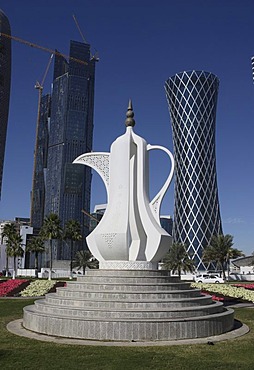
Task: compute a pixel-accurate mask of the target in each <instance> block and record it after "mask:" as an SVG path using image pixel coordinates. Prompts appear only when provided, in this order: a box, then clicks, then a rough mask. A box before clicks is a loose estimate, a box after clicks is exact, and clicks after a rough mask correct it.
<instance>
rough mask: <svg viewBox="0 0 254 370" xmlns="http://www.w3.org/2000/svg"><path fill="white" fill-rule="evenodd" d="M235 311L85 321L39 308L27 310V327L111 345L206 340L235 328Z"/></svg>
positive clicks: (25, 313)
mask: <svg viewBox="0 0 254 370" xmlns="http://www.w3.org/2000/svg"><path fill="white" fill-rule="evenodd" d="M233 315H234V313H233V310H231V309H227V310H225V311H223V312H220V313H216V314H212V315H206V316H197V317H185V318H182V319H180V318H178V319H165V318H164V319H140V318H138V319H124V320H122V319H120V320H119V319H114V320H112V321H111V320H108V319H104V320H102V319H101V318H100V319H98V320H97V319H92V320H89V319H85V318H79V317H72V318H70V317H69V316H59V315H54V316H53V315H52V314H47V313H45V312H37V310H36V309H35V305H32V306H27V307H25V308H24V319H23V325H24V327H25V328H26V329H28V330H31V331H35V332H39V333H42V334H47V335H53V336H60V337H68V338H80V339H84V338H85V339H90V340H107V341H111V340H114V341H119V340H121V341H133V340H134V341H142V340H144V341H148V340H152V341H155V340H177V339H188V338H202V337H208V336H213V335H219V334H222V333H224V332H227V331H230V330H231V329H232V328H233V323H234V320H233Z"/></svg>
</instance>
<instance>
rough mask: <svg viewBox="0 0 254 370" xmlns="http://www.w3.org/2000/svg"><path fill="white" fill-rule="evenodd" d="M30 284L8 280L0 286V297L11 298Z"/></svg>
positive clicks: (19, 280) (26, 281)
mask: <svg viewBox="0 0 254 370" xmlns="http://www.w3.org/2000/svg"><path fill="white" fill-rule="evenodd" d="M29 283H30V281H29V280H24V279H10V280H6V281H4V282H3V283H1V284H0V297H11V296H14V295H15V294H18V293H19V292H20V291H21V290H22V289H24V288H25V287H26V286H27V285H28V284H29Z"/></svg>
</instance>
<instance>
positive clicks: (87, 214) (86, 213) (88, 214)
mask: <svg viewBox="0 0 254 370" xmlns="http://www.w3.org/2000/svg"><path fill="white" fill-rule="evenodd" d="M81 212H83V213H84V214H85V215H86V216H88V217H90V218H91V219H92V220H94V221H96V222H97V224H98V223H99V222H100V220H97V218H96V217H94V216H92V215H91V214H90V213H88V212H86V211H85V210H84V209H82V210H81Z"/></svg>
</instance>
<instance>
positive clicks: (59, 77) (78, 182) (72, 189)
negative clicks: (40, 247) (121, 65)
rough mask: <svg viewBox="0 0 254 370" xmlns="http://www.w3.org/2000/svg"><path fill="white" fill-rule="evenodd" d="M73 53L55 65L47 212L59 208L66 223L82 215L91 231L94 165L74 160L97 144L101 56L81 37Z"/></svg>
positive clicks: (85, 228) (85, 229)
mask: <svg viewBox="0 0 254 370" xmlns="http://www.w3.org/2000/svg"><path fill="white" fill-rule="evenodd" d="M69 55H70V57H71V58H70V60H69V63H68V64H67V62H66V60H65V59H64V58H61V57H57V58H56V62H55V68H54V81H53V91H52V97H51V114H50V129H49V142H48V155H47V169H46V171H45V178H46V185H45V209H44V216H47V215H48V214H50V213H56V214H57V215H58V216H59V218H60V219H61V221H62V224H63V226H64V225H65V223H66V222H67V221H68V220H71V219H74V220H78V221H79V222H80V223H81V226H82V232H83V235H84V236H85V235H87V234H88V231H89V222H86V224H85V222H84V217H85V216H84V214H83V213H82V209H84V210H85V211H87V212H89V211H90V194H91V170H90V168H89V167H84V166H82V165H74V164H72V161H73V160H74V159H75V158H76V157H77V156H79V155H80V154H82V153H85V152H90V151H91V150H92V139H93V111H94V79H95V63H96V59H95V58H91V56H90V45H89V44H85V43H81V42H76V41H71V43H70V53H69ZM77 60H79V61H83V62H85V64H84V63H80V62H78V61H77ZM60 250H61V248H57V249H55V253H54V258H57V259H59V258H68V255H62V254H61V253H60Z"/></svg>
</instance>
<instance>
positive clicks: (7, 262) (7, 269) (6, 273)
mask: <svg viewBox="0 0 254 370" xmlns="http://www.w3.org/2000/svg"><path fill="white" fill-rule="evenodd" d="M5 253H6V271H5V277H8V275H9V257H8V254H7V252H6V249H5Z"/></svg>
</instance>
